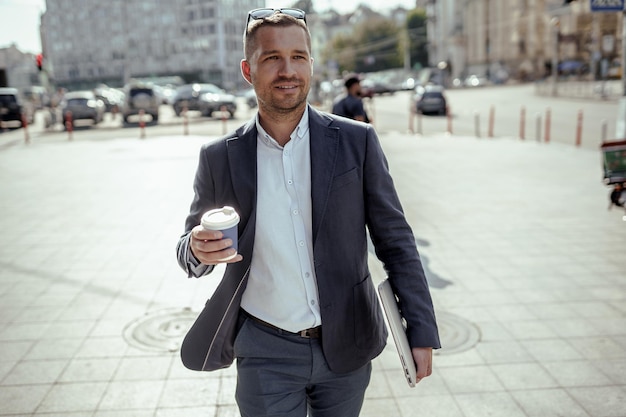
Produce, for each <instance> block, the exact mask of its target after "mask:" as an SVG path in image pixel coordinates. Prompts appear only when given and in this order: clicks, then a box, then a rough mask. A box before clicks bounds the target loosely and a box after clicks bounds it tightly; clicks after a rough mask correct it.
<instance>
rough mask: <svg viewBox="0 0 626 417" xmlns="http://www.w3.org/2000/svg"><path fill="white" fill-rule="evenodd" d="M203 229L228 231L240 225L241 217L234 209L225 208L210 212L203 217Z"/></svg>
mask: <svg viewBox="0 0 626 417" xmlns="http://www.w3.org/2000/svg"><path fill="white" fill-rule="evenodd" d="M201 223H202V227H204V228H205V229H214V230H221V229H228V228H229V227H232V226H235V225H236V224H238V223H239V215H238V214H237V212H236V211H235V209H234V208H232V207H230V206H224V207H222V208H218V209H213V210H209V211H207V212H206V213H204V214H203V215H202V220H201Z"/></svg>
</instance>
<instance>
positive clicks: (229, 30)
mask: <svg viewBox="0 0 626 417" xmlns="http://www.w3.org/2000/svg"><path fill="white" fill-rule="evenodd" d="M264 4H265V1H264V0H109V1H106V2H100V1H96V0H46V12H45V13H44V15H43V16H42V23H41V30H42V45H43V52H44V56H45V59H46V69H47V71H48V73H49V74H50V76H51V79H52V80H53V82H54V83H55V84H56V85H58V86H66V87H70V88H81V87H91V86H93V84H94V83H96V82H105V83H107V84H110V85H111V86H122V85H123V84H124V83H125V82H127V81H128V80H129V79H130V78H132V77H151V76H167V75H180V76H182V77H183V78H184V79H186V80H187V81H189V82H194V81H203V82H211V83H215V84H217V85H220V86H221V87H223V88H228V89H230V88H235V87H237V86H238V85H239V84H240V83H241V82H242V79H241V75H240V73H239V71H238V68H239V62H240V60H241V58H242V56H243V53H242V34H243V24H242V22H245V19H246V13H247V11H248V10H251V9H254V8H258V7H263V6H264Z"/></svg>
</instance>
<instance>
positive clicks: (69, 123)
mask: <svg viewBox="0 0 626 417" xmlns="http://www.w3.org/2000/svg"><path fill="white" fill-rule="evenodd" d="M65 130H67V139H68V140H72V131H73V130H74V121H73V120H72V112H71V111H67V112H65Z"/></svg>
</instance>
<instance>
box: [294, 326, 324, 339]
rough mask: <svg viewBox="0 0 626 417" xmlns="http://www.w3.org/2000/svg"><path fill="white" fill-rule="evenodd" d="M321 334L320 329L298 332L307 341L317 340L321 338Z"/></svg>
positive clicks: (313, 328)
mask: <svg viewBox="0 0 626 417" xmlns="http://www.w3.org/2000/svg"><path fill="white" fill-rule="evenodd" d="M319 334H320V329H319V327H312V328H310V329H305V330H300V331H299V332H298V335H299V336H300V337H303V338H305V339H316V338H318V337H320V336H319Z"/></svg>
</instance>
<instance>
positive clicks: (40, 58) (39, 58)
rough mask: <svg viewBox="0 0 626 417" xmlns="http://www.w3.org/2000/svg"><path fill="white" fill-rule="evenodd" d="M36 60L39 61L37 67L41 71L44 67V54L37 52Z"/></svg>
mask: <svg viewBox="0 0 626 417" xmlns="http://www.w3.org/2000/svg"><path fill="white" fill-rule="evenodd" d="M35 61H36V62H37V69H38V70H39V71H41V69H42V67H43V54H37V56H36V57H35Z"/></svg>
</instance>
